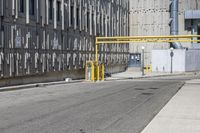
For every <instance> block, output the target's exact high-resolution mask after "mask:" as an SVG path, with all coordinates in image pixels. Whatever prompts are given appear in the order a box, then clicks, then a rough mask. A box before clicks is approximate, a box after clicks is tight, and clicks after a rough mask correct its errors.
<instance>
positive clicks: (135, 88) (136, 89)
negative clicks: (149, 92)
mask: <svg viewBox="0 0 200 133" xmlns="http://www.w3.org/2000/svg"><path fill="white" fill-rule="evenodd" d="M135 90H145V89H143V88H135Z"/></svg>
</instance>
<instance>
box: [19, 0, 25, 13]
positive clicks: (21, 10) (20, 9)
mask: <svg viewBox="0 0 200 133" xmlns="http://www.w3.org/2000/svg"><path fill="white" fill-rule="evenodd" d="M19 11H20V12H21V13H24V0H19Z"/></svg>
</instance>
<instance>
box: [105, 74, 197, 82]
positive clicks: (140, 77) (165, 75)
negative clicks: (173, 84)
mask: <svg viewBox="0 0 200 133" xmlns="http://www.w3.org/2000/svg"><path fill="white" fill-rule="evenodd" d="M194 74H195V73H178V74H163V75H148V76H139V77H127V78H126V77H117V78H113V79H106V81H112V80H127V79H130V80H131V79H147V78H153V77H168V76H181V75H194Z"/></svg>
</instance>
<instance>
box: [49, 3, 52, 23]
mask: <svg viewBox="0 0 200 133" xmlns="http://www.w3.org/2000/svg"><path fill="white" fill-rule="evenodd" d="M49 19H50V20H52V19H53V0H49Z"/></svg>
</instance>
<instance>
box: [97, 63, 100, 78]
mask: <svg viewBox="0 0 200 133" xmlns="http://www.w3.org/2000/svg"><path fill="white" fill-rule="evenodd" d="M97 81H100V65H97Z"/></svg>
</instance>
